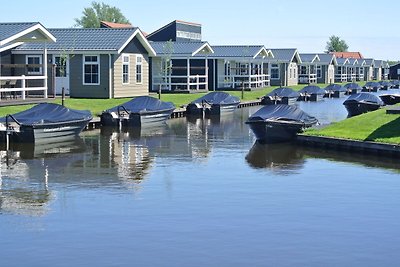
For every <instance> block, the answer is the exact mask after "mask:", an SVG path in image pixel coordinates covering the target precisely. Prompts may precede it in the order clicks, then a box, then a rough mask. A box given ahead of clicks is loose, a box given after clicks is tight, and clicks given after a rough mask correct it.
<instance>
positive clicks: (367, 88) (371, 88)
mask: <svg viewBox="0 0 400 267" xmlns="http://www.w3.org/2000/svg"><path fill="white" fill-rule="evenodd" d="M379 89H381V85H380V84H379V83H378V82H367V83H365V85H364V86H363V89H362V90H361V91H362V92H378V90H379Z"/></svg>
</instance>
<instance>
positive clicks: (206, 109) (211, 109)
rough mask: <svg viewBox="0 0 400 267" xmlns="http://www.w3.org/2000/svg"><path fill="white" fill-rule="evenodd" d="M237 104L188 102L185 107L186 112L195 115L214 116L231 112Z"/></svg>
mask: <svg viewBox="0 0 400 267" xmlns="http://www.w3.org/2000/svg"><path fill="white" fill-rule="evenodd" d="M237 106H238V103H232V104H205V105H204V106H203V105H202V104H200V103H190V104H189V105H187V107H186V113H187V114H189V115H192V116H193V115H195V116H202V115H203V114H204V115H207V116H216V115H224V114H230V113H233V112H234V111H235V110H236V108H237Z"/></svg>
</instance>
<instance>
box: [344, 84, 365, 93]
mask: <svg viewBox="0 0 400 267" xmlns="http://www.w3.org/2000/svg"><path fill="white" fill-rule="evenodd" d="M344 88H346V90H347V92H346V94H347V95H351V94H357V93H359V92H361V90H362V87H361V86H360V85H359V84H358V83H347V84H345V85H344Z"/></svg>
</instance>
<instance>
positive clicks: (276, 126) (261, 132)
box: [246, 104, 318, 143]
mask: <svg viewBox="0 0 400 267" xmlns="http://www.w3.org/2000/svg"><path fill="white" fill-rule="evenodd" d="M317 123H318V120H317V119H316V118H315V117H312V116H310V115H308V114H307V113H305V112H304V111H302V110H301V109H300V108H299V107H297V106H295V105H283V104H278V105H270V106H264V107H263V108H261V109H259V110H258V111H257V112H256V113H254V114H253V115H251V116H250V117H249V118H248V119H247V121H246V124H248V125H249V126H250V128H251V130H252V131H253V133H254V135H255V136H256V139H257V141H259V142H261V143H278V142H286V141H290V140H292V139H294V138H295V137H296V135H297V133H300V132H302V131H303V130H304V128H307V127H311V126H313V125H315V124H317Z"/></svg>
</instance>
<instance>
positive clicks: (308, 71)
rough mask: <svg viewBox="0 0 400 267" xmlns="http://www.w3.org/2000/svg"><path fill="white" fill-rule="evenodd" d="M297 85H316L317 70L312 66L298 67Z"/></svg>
mask: <svg viewBox="0 0 400 267" xmlns="http://www.w3.org/2000/svg"><path fill="white" fill-rule="evenodd" d="M299 83H301V84H312V83H317V68H316V66H314V65H300V66H299Z"/></svg>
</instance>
